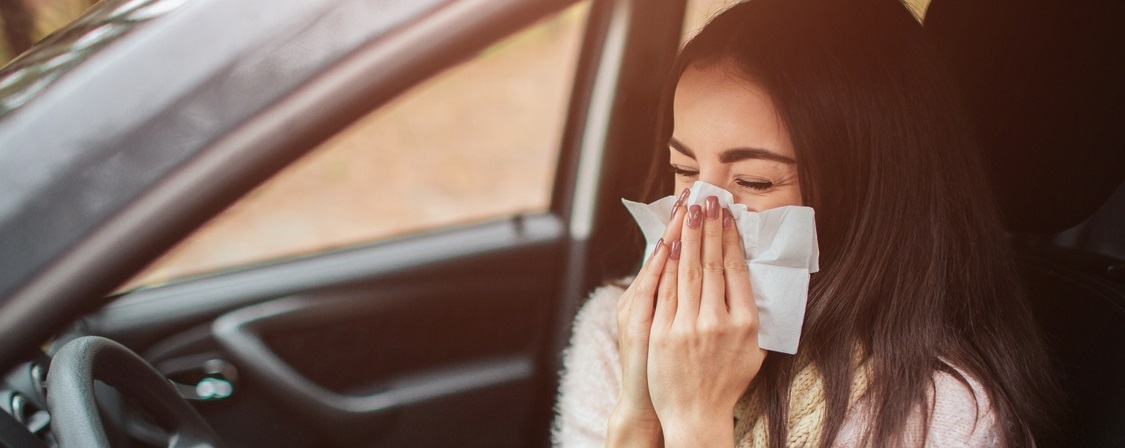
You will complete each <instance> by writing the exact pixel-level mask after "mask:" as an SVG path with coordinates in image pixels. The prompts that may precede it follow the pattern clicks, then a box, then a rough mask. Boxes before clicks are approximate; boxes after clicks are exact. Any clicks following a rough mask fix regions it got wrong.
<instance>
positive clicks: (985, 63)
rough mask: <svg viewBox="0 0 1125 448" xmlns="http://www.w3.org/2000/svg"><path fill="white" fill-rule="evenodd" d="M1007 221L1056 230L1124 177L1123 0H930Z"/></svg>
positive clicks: (934, 31) (933, 31)
mask: <svg viewBox="0 0 1125 448" xmlns="http://www.w3.org/2000/svg"><path fill="white" fill-rule="evenodd" d="M924 27H925V29H926V33H927V34H928V35H929V36H930V38H931V39H932V41H933V42H934V44H935V46H936V47H937V49H938V51H939V52H940V53H941V54H942V55H943V56H944V57H945V58H946V59H947V61H946V62H947V65H948V66H949V68H950V71H951V72H952V75H953V78H954V80H955V81H956V82H957V83H959V84H960V86H961V87H962V90H963V93H964V94H965V97H966V100H967V103H968V107H969V109H970V113H971V115H972V119H973V121H974V123H976V125H977V131H978V134H979V136H980V139H981V143H982V148H983V149H982V150H983V159H984V162H985V165H986V169H987V170H988V172H989V174H990V176H991V181H992V182H993V186H994V188H995V190H996V193H997V199H998V201H999V203H1000V206H1001V208H1002V210H1003V213H1004V219H1005V224H1006V226H1007V227H1008V229H1009V230H1010V231H1013V232H1021V233H1055V232H1059V231H1062V230H1064V229H1067V228H1070V227H1072V226H1074V225H1076V224H1078V223H1080V222H1082V221H1083V220H1085V219H1086V218H1087V217H1088V216H1089V215H1090V214H1092V213H1093V212H1094V211H1095V210H1097V209H1098V207H1099V206H1100V205H1101V204H1102V203H1103V202H1104V201H1105V200H1106V198H1108V197H1109V195H1110V194H1112V193H1113V191H1114V190H1115V189H1116V188H1117V186H1118V185H1119V184H1120V183H1121V182H1122V179H1123V178H1125V156H1123V155H1125V2H1122V1H1120V0H1094V1H1083V2H1072V1H1067V0H1049V1H1035V2H1027V1H1026V0H992V1H980V0H933V3H931V5H930V7H929V9H928V11H927V13H926V18H925V25H924Z"/></svg>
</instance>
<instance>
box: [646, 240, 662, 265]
mask: <svg viewBox="0 0 1125 448" xmlns="http://www.w3.org/2000/svg"><path fill="white" fill-rule="evenodd" d="M663 245H664V238H661V239H658V240H656V247H653V249H652V255H649V256H648V259H649V260H651V259H653V258H656V254H657V253H659V252H660V247H661V246H663Z"/></svg>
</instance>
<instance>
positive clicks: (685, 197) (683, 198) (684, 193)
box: [677, 188, 691, 204]
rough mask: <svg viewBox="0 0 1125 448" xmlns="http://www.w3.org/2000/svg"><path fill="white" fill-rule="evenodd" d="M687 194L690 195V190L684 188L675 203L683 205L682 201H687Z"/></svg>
mask: <svg viewBox="0 0 1125 448" xmlns="http://www.w3.org/2000/svg"><path fill="white" fill-rule="evenodd" d="M689 194H691V189H690V188H685V189H684V191H682V192H680V198H679V199H678V200H677V202H679V203H681V204H683V203H684V201H686V200H687V197H688V195H689Z"/></svg>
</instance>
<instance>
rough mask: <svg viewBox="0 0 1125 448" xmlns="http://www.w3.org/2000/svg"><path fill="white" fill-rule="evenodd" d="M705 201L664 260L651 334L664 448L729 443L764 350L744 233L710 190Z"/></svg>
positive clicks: (653, 389) (651, 371)
mask: <svg viewBox="0 0 1125 448" xmlns="http://www.w3.org/2000/svg"><path fill="white" fill-rule="evenodd" d="M705 204H706V210H704V209H703V208H701V207H700V206H698V205H693V206H691V208H690V209H689V210H688V213H687V216H686V217H685V218H684V224H685V225H684V226H683V231H682V234H681V241H680V244H679V247H675V248H673V249H672V253H671V254H670V256H669V259H668V261H667V262H666V263H665V265H664V272H663V274H662V276H661V280H660V286H659V287H658V290H657V304H656V311H655V315H654V316H653V323H652V331H651V334H650V339H649V358H648V359H649V361H648V376H649V389H650V394H651V396H652V403H653V407H654V408H655V410H656V413H657V415H658V416H659V418H660V422H661V425H662V426H663V428H664V441H665V445H666V446H669V447H672V446H733V443H734V442H733V438H734V428H733V415H734V406H735V404H736V403H737V402H738V399H739V397H741V396H742V394H743V392H744V391H745V390H746V387H747V386H748V385H749V384H750V381H751V380H753V379H754V377H755V376H756V375H757V373H758V369H759V368H761V366H762V361H764V360H765V357H766V352H765V351H764V350H762V349H761V348H759V346H758V308H757V306H756V305H755V304H754V295H753V292H752V290H751V288H750V275H749V271H748V269H747V266H746V261H745V258H744V257H743V255H742V243H741V239H740V238H739V236H738V232H737V230H736V229H735V226H734V223H733V222H732V221H733V220H732V218H731V216H730V213H729V212H728V211H726V210H723V209H721V208H720V207H719V205H718V201H717V200H716V199H715V198H714V197H710V198H707V201H706V202H705ZM676 249H678V252H679V253H678V254H677V253H676ZM677 255H678V257H677Z"/></svg>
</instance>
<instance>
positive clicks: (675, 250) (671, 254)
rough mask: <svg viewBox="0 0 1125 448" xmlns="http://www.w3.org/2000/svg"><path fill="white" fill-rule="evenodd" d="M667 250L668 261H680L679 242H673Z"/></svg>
mask: <svg viewBox="0 0 1125 448" xmlns="http://www.w3.org/2000/svg"><path fill="white" fill-rule="evenodd" d="M668 249H669V251H668V259H670V260H679V259H680V240H676V241H673V242H672V245H671V246H670V247H669V248H668Z"/></svg>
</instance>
